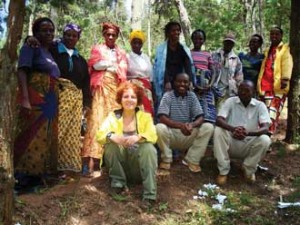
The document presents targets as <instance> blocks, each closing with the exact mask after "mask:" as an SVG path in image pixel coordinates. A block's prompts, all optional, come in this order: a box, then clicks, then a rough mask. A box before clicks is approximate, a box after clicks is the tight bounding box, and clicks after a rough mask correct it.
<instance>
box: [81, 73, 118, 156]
mask: <svg viewBox="0 0 300 225" xmlns="http://www.w3.org/2000/svg"><path fill="white" fill-rule="evenodd" d="M117 86H118V82H117V79H116V75H115V74H113V73H110V72H105V74H104V75H103V77H102V84H101V86H100V87H98V88H97V89H95V90H93V97H92V109H91V113H90V115H89V116H88V118H87V131H86V134H85V137H84V141H83V149H82V153H81V156H82V157H92V158H96V159H102V156H103V151H104V148H103V146H102V145H100V144H99V143H98V142H97V140H96V132H97V131H98V130H99V128H100V126H101V124H102V123H103V121H104V120H105V118H106V117H107V116H108V114H109V113H110V112H112V111H113V110H115V109H118V108H120V105H119V104H118V103H117V102H116V93H117Z"/></svg>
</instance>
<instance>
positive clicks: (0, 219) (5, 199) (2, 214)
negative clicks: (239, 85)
mask: <svg viewBox="0 0 300 225" xmlns="http://www.w3.org/2000/svg"><path fill="white" fill-rule="evenodd" d="M24 16H25V1H24V0H14V1H10V4H9V17H8V24H7V27H8V36H7V41H6V44H5V45H4V48H3V49H2V50H1V57H0V102H1V105H0V118H1V120H0V224H5V225H10V224H12V213H13V186H14V176H13V161H12V155H13V154H12V151H13V150H12V149H13V142H14V138H13V137H14V135H13V133H14V129H13V128H14V124H15V123H14V121H15V115H14V114H15V113H14V112H15V95H14V93H15V92H16V74H15V73H16V66H15V65H16V60H17V46H18V44H19V42H20V39H21V35H22V29H23V21H24Z"/></svg>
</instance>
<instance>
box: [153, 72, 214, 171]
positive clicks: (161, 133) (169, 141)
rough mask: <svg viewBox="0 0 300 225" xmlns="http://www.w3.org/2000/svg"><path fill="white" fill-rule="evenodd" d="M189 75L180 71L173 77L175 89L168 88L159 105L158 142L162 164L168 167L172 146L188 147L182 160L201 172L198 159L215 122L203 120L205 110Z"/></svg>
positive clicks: (183, 148)
mask: <svg viewBox="0 0 300 225" xmlns="http://www.w3.org/2000/svg"><path fill="white" fill-rule="evenodd" d="M189 84H190V80H189V76H188V75H187V74H185V73H179V74H177V75H176V76H175V78H174V90H172V91H169V92H166V93H165V94H164V95H163V97H162V100H161V102H160V105H159V108H158V113H157V114H158V118H159V121H160V122H159V123H158V124H157V125H156V130H157V135H158V140H157V145H158V147H159V148H160V150H161V160H162V162H161V163H160V165H159V167H160V168H161V169H165V170H169V169H170V167H171V163H172V149H175V148H176V149H178V150H182V151H184V150H187V149H188V151H187V153H186V155H185V157H184V159H183V161H182V162H183V164H185V165H187V166H188V167H189V169H190V170H191V171H192V172H200V171H201V168H200V165H199V162H200V160H201V158H202V157H203V156H204V154H205V151H206V147H207V144H208V142H209V139H210V138H211V136H212V134H213V131H214V126H213V124H211V123H206V122H204V118H203V111H202V108H201V105H200V103H199V100H198V98H197V96H196V95H195V93H194V92H191V91H189Z"/></svg>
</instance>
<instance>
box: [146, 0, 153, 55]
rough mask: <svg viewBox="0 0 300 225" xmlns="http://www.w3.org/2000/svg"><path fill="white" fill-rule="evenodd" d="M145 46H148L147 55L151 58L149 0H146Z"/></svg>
mask: <svg viewBox="0 0 300 225" xmlns="http://www.w3.org/2000/svg"><path fill="white" fill-rule="evenodd" d="M147 14H148V16H147V46H148V56H149V57H150V59H151V53H152V49H151V0H148V4H147Z"/></svg>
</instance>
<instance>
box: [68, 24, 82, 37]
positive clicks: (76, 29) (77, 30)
mask: <svg viewBox="0 0 300 225" xmlns="http://www.w3.org/2000/svg"><path fill="white" fill-rule="evenodd" d="M68 30H75V31H76V32H77V33H78V38H80V34H81V28H80V26H78V25H77V24H75V23H69V24H67V25H66V26H65V27H64V33H65V32H66V31H68Z"/></svg>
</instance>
